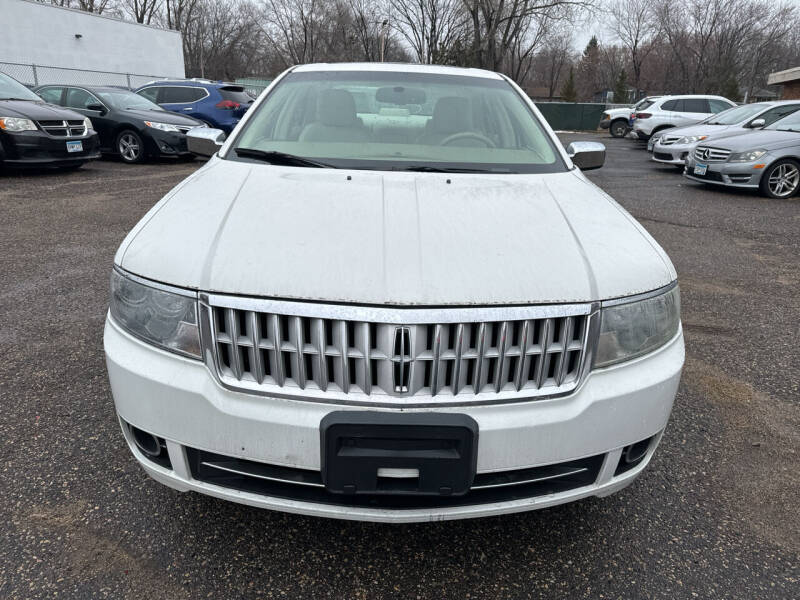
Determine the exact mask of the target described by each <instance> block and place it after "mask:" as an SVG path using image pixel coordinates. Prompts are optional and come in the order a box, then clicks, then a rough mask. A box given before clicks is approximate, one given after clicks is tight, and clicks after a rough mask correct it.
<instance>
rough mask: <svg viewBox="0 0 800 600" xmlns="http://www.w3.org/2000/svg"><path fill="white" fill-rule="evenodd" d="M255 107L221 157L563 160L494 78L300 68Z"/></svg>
mask: <svg viewBox="0 0 800 600" xmlns="http://www.w3.org/2000/svg"><path fill="white" fill-rule="evenodd" d="M256 110H257V112H256V113H255V114H254V115H252V117H251V118H250V119H249V120H248V122H247V124H246V125H245V127H244V129H243V130H242V131H241V134H240V135H238V136H237V138H236V140H235V141H234V143H233V145H232V148H231V151H229V152H228V153H227V154H226V158H233V159H236V157H237V155H236V150H237V149H255V150H257V151H258V150H260V151H265V152H269V151H277V152H283V153H288V154H293V155H296V156H301V157H306V158H313V159H314V160H317V161H320V162H325V163H328V164H331V165H333V166H336V167H341V168H357V169H362V168H363V169H382V170H403V169H409V168H411V169H420V168H423V169H436V168H444V169H467V170H476V171H487V172H502V173H508V172H514V173H521V172H525V173H543V172H544V173H550V172H558V171H564V170H565V169H566V165H565V164H564V163H563V161H562V160H561V159H560V157H559V154H558V152H557V151H556V148H555V146H554V145H553V142H552V140H551V138H550V136H549V135H548V134H547V133H546V132H545V129H544V127H543V125H542V123H541V122H540V121H539V119H538V118H537V117H536V116H535V115H534V113H533V112H532V110H531V109H530V106H529V105H528V104H527V102H525V100H524V99H523V98H522V96H520V94H518V93H517V92H516V91H515V90H514V88H513V87H511V85H509V84H508V83H507V82H506V81H504V80H503V79H499V78H498V79H494V78H486V77H471V76H462V75H432V74H430V73H417V72H391V71H367V72H358V71H306V72H303V71H300V72H293V73H290V74H289V75H287V76H286V77H284V78H283V79H282V80H281V81H280V83H279V84H278V85H277V86H276V87H275V88H273V90H272V91H271V92H270V94H269V95H268V96H267V98H266V99H265V100H264V101H263V103H262V104H261V105H260V106H259V107H258V108H257V109H256ZM251 160H252V159H251Z"/></svg>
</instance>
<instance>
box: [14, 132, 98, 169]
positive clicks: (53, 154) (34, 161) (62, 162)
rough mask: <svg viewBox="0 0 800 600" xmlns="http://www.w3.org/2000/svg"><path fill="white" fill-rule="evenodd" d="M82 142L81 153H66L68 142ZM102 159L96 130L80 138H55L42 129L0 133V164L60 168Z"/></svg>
mask: <svg viewBox="0 0 800 600" xmlns="http://www.w3.org/2000/svg"><path fill="white" fill-rule="evenodd" d="M74 141H79V142H81V145H82V147H83V149H82V150H81V151H80V152H67V142H74ZM96 158H100V143H99V141H98V138H97V134H96V133H91V134H90V135H87V136H84V137H80V138H74V137H70V138H65V137H53V136H50V135H48V134H46V133H44V132H42V131H38V130H37V131H20V132H15V133H10V132H8V131H2V132H0V163H2V164H6V165H13V166H47V167H61V166H71V165H75V164H80V163H84V162H86V161H88V160H94V159H96Z"/></svg>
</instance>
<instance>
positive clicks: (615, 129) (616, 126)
mask: <svg viewBox="0 0 800 600" xmlns="http://www.w3.org/2000/svg"><path fill="white" fill-rule="evenodd" d="M608 131H609V133H611V137H615V138H621V137H625V134H626V133H628V124H627V123H626V122H625V121H623V120H622V119H617V120H616V121H614V122H613V123H611V126H610V127H609V128H608Z"/></svg>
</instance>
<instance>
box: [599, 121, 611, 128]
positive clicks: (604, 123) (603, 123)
mask: <svg viewBox="0 0 800 600" xmlns="http://www.w3.org/2000/svg"><path fill="white" fill-rule="evenodd" d="M609 127H611V120H610V119H603V120H602V121H600V129H608V128H609Z"/></svg>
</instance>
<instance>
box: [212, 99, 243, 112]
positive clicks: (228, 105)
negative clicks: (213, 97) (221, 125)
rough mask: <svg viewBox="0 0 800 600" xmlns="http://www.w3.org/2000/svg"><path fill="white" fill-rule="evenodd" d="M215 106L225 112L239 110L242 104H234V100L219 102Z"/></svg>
mask: <svg viewBox="0 0 800 600" xmlns="http://www.w3.org/2000/svg"><path fill="white" fill-rule="evenodd" d="M215 106H216V107H217V108H221V109H223V110H235V109H237V108H239V107H240V106H241V104H239V103H238V102H234V101H233V100H223V101H222V102H217V104H216V105H215Z"/></svg>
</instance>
